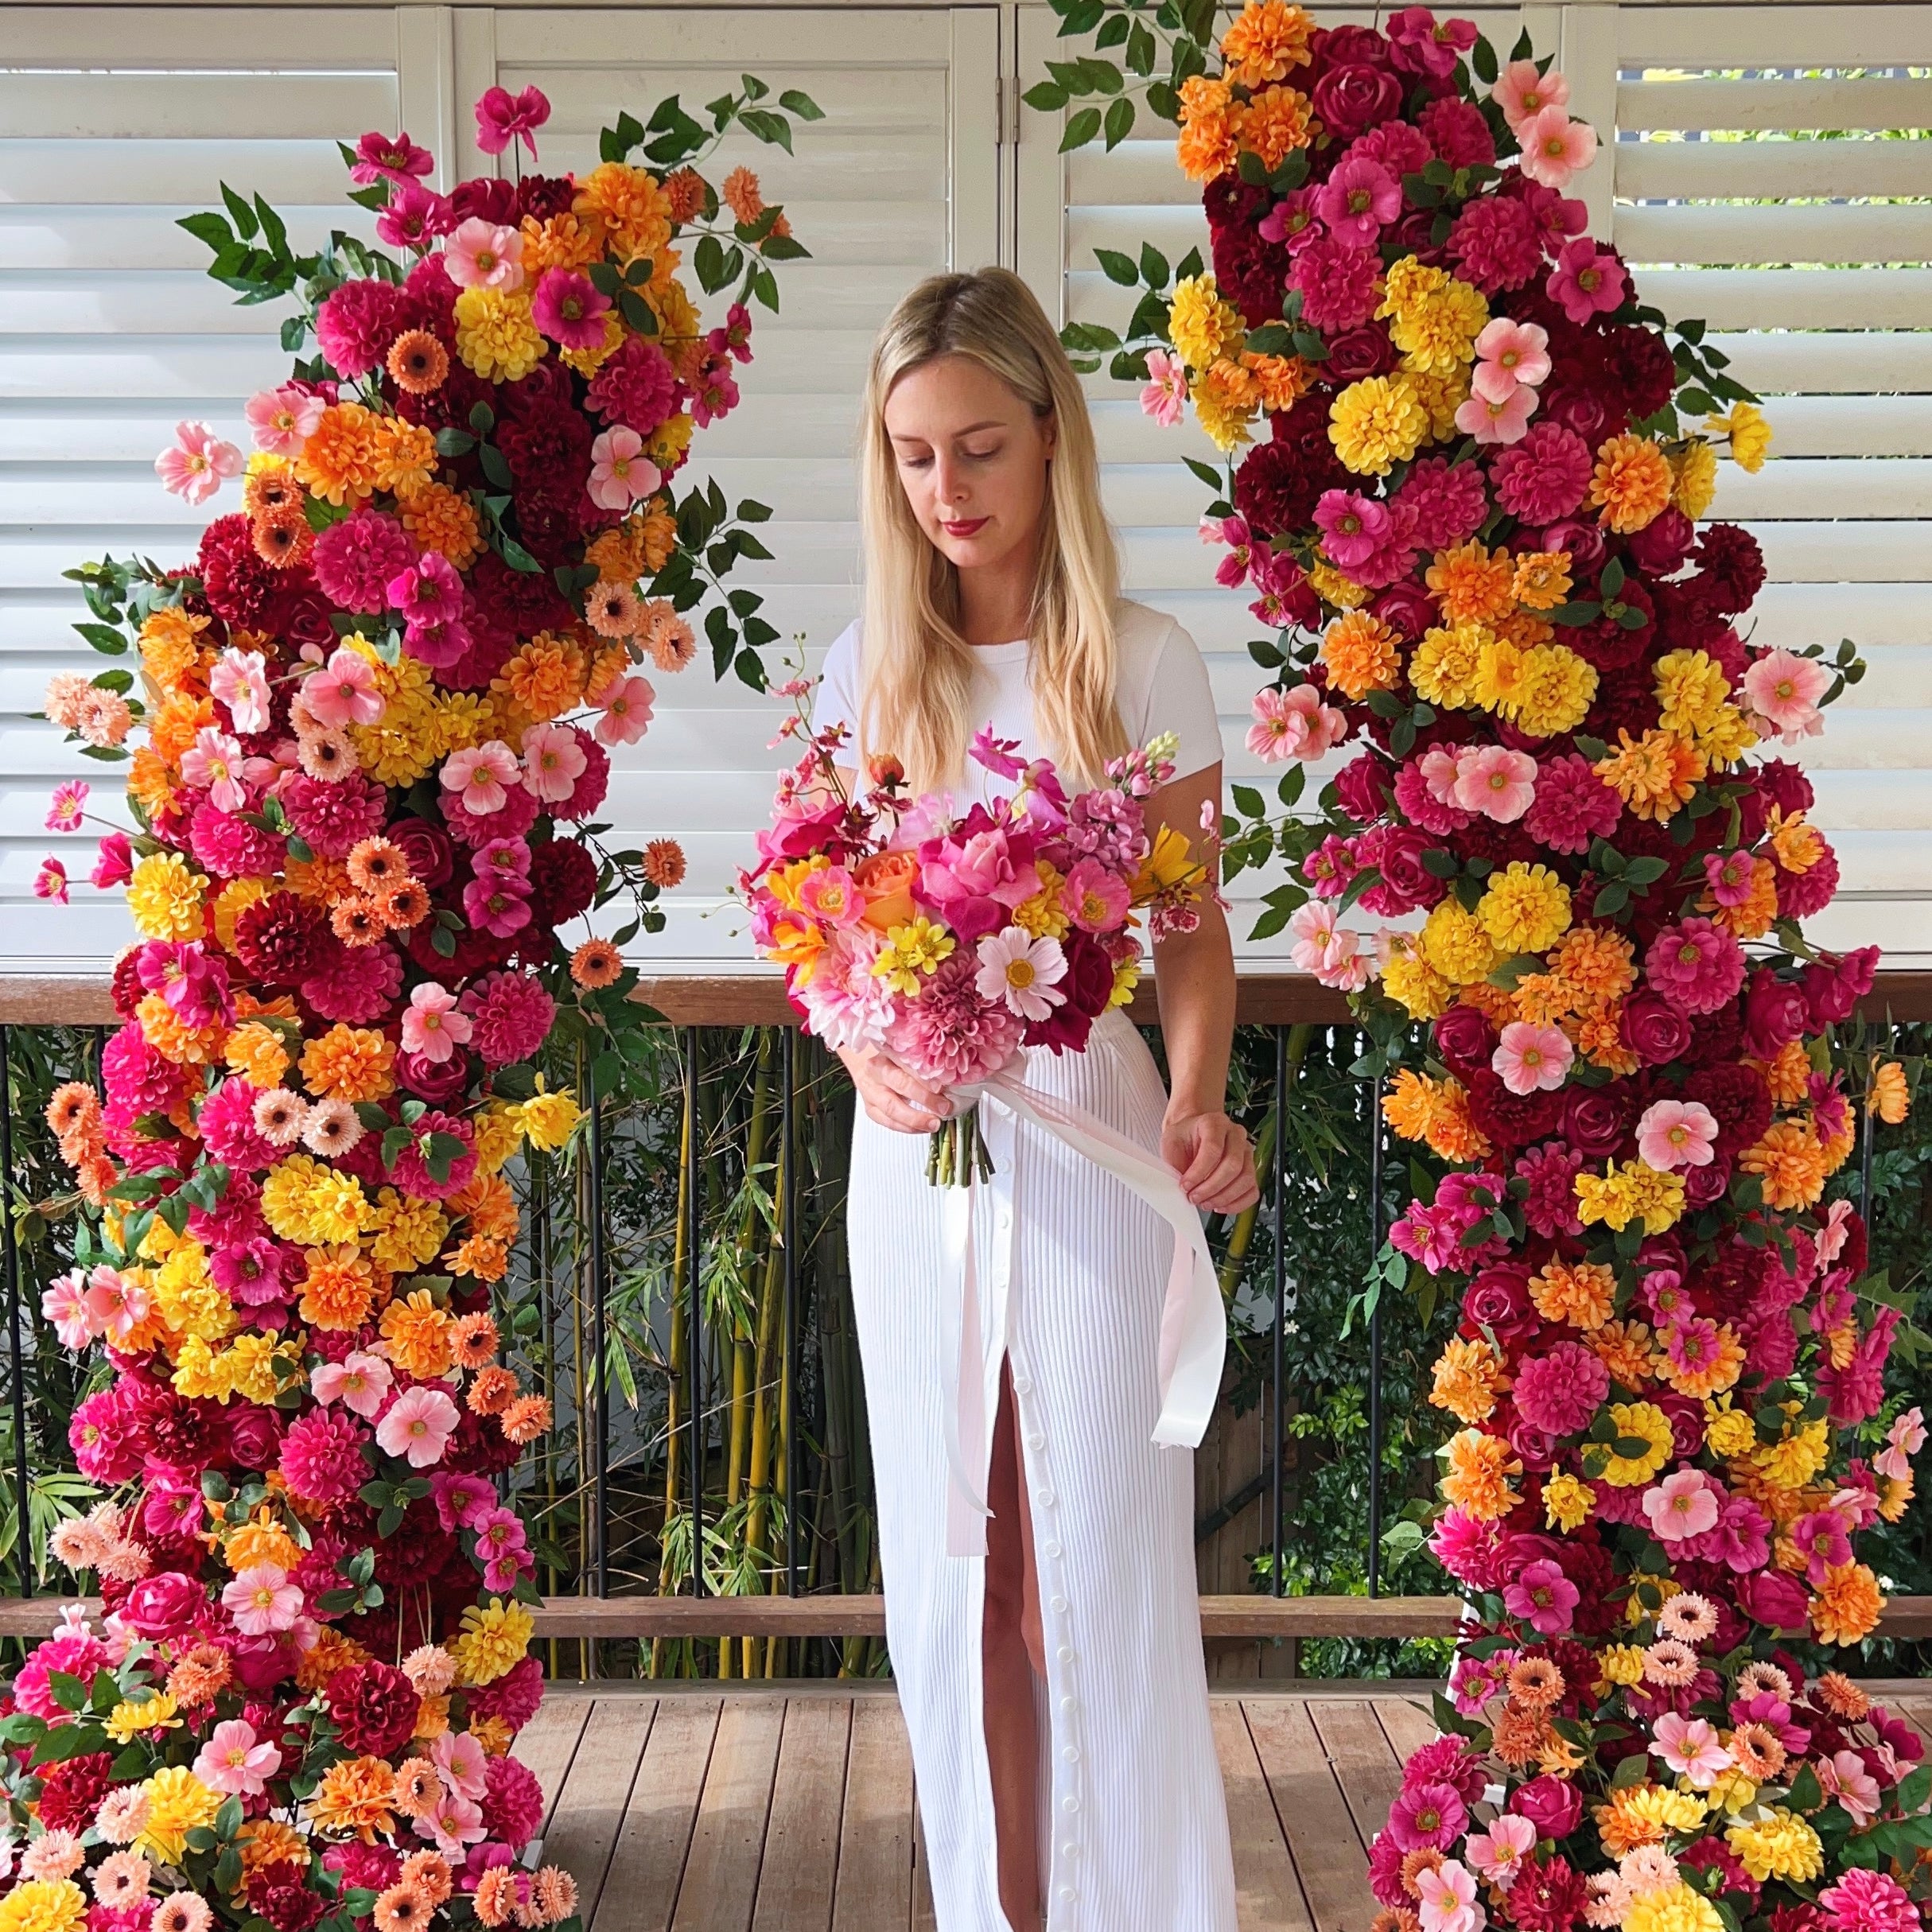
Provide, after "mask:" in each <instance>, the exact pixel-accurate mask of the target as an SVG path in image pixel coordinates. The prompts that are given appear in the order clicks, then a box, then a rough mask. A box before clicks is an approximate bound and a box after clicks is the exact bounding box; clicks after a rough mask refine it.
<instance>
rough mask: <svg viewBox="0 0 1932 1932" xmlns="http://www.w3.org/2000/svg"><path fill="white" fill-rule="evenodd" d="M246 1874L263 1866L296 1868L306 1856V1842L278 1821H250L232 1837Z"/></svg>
mask: <svg viewBox="0 0 1932 1932" xmlns="http://www.w3.org/2000/svg"><path fill="white" fill-rule="evenodd" d="M235 1845H236V1848H238V1849H239V1851H240V1852H241V1855H242V1866H243V1869H244V1870H245V1871H248V1872H257V1871H259V1870H260V1869H261V1868H262V1866H264V1865H290V1864H293V1865H299V1864H301V1862H302V1860H304V1859H305V1858H306V1857H307V1856H309V1841H308V1840H307V1839H306V1838H305V1837H303V1836H302V1835H301V1833H300V1832H298V1831H297V1829H295V1827H294V1826H293V1825H286V1824H284V1823H283V1822H282V1820H281V1819H280V1818H251V1819H249V1820H248V1821H247V1823H246V1824H244V1825H243V1826H242V1828H241V1829H240V1830H239V1831H238V1832H237V1833H235Z"/></svg>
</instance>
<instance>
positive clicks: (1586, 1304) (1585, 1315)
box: [1530, 1261, 1617, 1329]
mask: <svg viewBox="0 0 1932 1932" xmlns="http://www.w3.org/2000/svg"><path fill="white" fill-rule="evenodd" d="M1616 1293H1617V1277H1616V1276H1615V1274H1614V1273H1612V1272H1611V1269H1608V1268H1607V1267H1606V1266H1605V1265H1604V1264H1603V1263H1602V1262H1601V1261H1549V1262H1546V1263H1545V1265H1544V1266H1543V1267H1542V1269H1541V1270H1540V1271H1539V1272H1538V1273H1535V1274H1533V1275H1532V1276H1531V1277H1530V1300H1532V1301H1534V1303H1535V1304H1536V1310H1537V1313H1538V1314H1539V1315H1541V1316H1542V1317H1543V1319H1544V1320H1545V1321H1553V1322H1568V1323H1569V1324H1570V1326H1571V1327H1572V1328H1583V1329H1590V1328H1601V1327H1602V1326H1603V1325H1604V1323H1605V1322H1607V1321H1608V1320H1609V1319H1610V1313H1611V1309H1612V1308H1614V1307H1615V1305H1616Z"/></svg>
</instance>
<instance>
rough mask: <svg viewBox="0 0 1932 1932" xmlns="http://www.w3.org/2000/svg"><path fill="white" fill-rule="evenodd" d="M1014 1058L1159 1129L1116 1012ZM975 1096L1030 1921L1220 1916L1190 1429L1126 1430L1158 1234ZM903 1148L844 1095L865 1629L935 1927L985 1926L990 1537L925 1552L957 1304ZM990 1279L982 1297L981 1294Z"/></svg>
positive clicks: (1139, 1214) (1152, 1218) (927, 1203)
mask: <svg viewBox="0 0 1932 1932" xmlns="http://www.w3.org/2000/svg"><path fill="white" fill-rule="evenodd" d="M1026 1077H1027V1081H1028V1084H1029V1085H1030V1086H1033V1087H1039V1088H1041V1089H1043V1090H1045V1091H1047V1092H1049V1093H1052V1094H1055V1095H1058V1096H1060V1097H1062V1098H1065V1099H1067V1100H1069V1101H1071V1102H1074V1103H1075V1104H1077V1105H1079V1106H1083V1107H1085V1108H1087V1110H1090V1112H1092V1113H1094V1114H1098V1116H1099V1117H1100V1118H1102V1120H1104V1121H1107V1122H1109V1123H1110V1125H1113V1126H1114V1127H1115V1128H1117V1129H1119V1131H1121V1133H1125V1134H1127V1135H1129V1137H1132V1138H1133V1139H1135V1140H1137V1141H1141V1143H1142V1144H1143V1145H1146V1146H1148V1147H1149V1148H1156V1147H1157V1146H1158V1145H1159V1139H1160V1117H1161V1112H1162V1110H1163V1108H1164V1106H1165V1104H1166V1094H1165V1092H1164V1090H1163V1088H1162V1087H1161V1084H1160V1075H1159V1073H1158V1071H1156V1067H1155V1066H1154V1063H1153V1056H1152V1055H1150V1054H1149V1052H1148V1050H1147V1047H1146V1044H1145V1042H1144V1041H1143V1040H1141V1036H1140V1035H1139V1034H1138V1033H1137V1032H1136V1031H1135V1029H1134V1028H1133V1025H1132V1024H1131V1023H1130V1022H1129V1020H1127V1019H1126V1018H1125V1016H1124V1015H1121V1014H1120V1013H1113V1014H1110V1015H1109V1016H1108V1017H1106V1018H1105V1019H1104V1020H1102V1021H1100V1022H1099V1024H1098V1025H1096V1027H1095V1028H1094V1032H1093V1036H1092V1039H1091V1040H1090V1044H1089V1046H1088V1048H1087V1052H1085V1053H1084V1054H1079V1055H1073V1054H1069V1055H1063V1056H1060V1057H1059V1058H1057V1059H1056V1058H1055V1056H1054V1055H1052V1054H1051V1053H1048V1052H1044V1051H1036V1052H1032V1053H1030V1054H1029V1055H1028V1068H1027V1075H1026ZM980 1111H981V1120H982V1126H983V1128H984V1130H985V1133H986V1137H987V1140H988V1142H989V1146H990V1148H991V1150H992V1153H993V1161H994V1164H995V1168H996V1172H995V1176H994V1179H993V1183H992V1184H991V1185H990V1186H989V1187H985V1188H981V1189H979V1190H976V1192H977V1193H978V1196H979V1198H978V1201H977V1203H976V1206H975V1209H974V1213H975V1221H974V1242H975V1246H976V1249H977V1252H978V1256H979V1258H980V1260H979V1265H980V1269H981V1273H982V1280H983V1281H985V1284H986V1286H987V1288H988V1289H989V1291H997V1286H998V1283H999V1281H1000V1279H1001V1277H1004V1280H1005V1285H1006V1289H1007V1294H1006V1312H1007V1334H1006V1347H1007V1353H1008V1355H1009V1359H1010V1360H1011V1363H1012V1367H1013V1394H1014V1397H1015V1398H1016V1400H1017V1403H1018V1405H1019V1411H1020V1431H1021V1440H1022V1442H1023V1444H1024V1475H1025V1481H1026V1484H1027V1494H1028V1499H1029V1501H1030V1504H1031V1508H1032V1521H1033V1537H1034V1553H1035V1557H1036V1564H1037V1567H1038V1571H1039V1578H1040V1616H1041V1621H1042V1626H1043V1628H1044V1634H1045V1638H1046V1655H1047V1671H1048V1681H1047V1684H1046V1686H1045V1694H1044V1697H1043V1698H1042V1699H1041V1700H1040V1717H1041V1763H1040V1771H1041V1775H1040V1793H1041V1823H1040V1842H1041V1845H1042V1848H1043V1849H1042V1857H1043V1860H1044V1861H1045V1863H1046V1864H1047V1866H1048V1870H1047V1872H1045V1873H1044V1875H1043V1887H1044V1897H1045V1899H1046V1901H1047V1907H1048V1918H1047V1924H1048V1932H1234V1925H1235V1918H1234V1868H1233V1863H1232V1860H1231V1858H1230V1853H1229V1848H1228V1837H1227V1817H1226V1809H1225V1806H1224V1804H1223V1797H1222V1790H1221V1776H1220V1771H1219V1766H1218V1764H1217V1762H1216V1759H1215V1749H1214V1740H1213V1737H1212V1735H1211V1730H1210V1727H1209V1721H1208V1712H1207V1673H1206V1670H1205V1669H1204V1667H1203V1662H1202V1656H1201V1627H1200V1610H1199V1600H1198V1598H1197V1596H1196V1592H1195V1569H1194V1516H1193V1511H1194V1473H1193V1456H1192V1453H1191V1452H1190V1451H1188V1450H1185V1449H1177V1448H1156V1447H1155V1446H1154V1444H1153V1443H1152V1442H1150V1441H1149V1435H1150V1433H1151V1432H1152V1431H1153V1426H1154V1421H1155V1418H1156V1415H1157V1414H1158V1413H1159V1410H1160V1394H1159V1390H1158V1388H1157V1386H1156V1368H1155V1363H1156V1347H1157V1343H1158V1338H1159V1334H1160V1302H1161V1295H1162V1291H1163V1289H1164V1287H1165V1285H1166V1281H1167V1273H1168V1258H1169V1255H1170V1254H1171V1252H1172V1245H1173V1236H1172V1234H1171V1233H1170V1232H1169V1230H1168V1227H1167V1226H1166V1225H1165V1224H1164V1223H1163V1222H1162V1221H1161V1220H1160V1218H1159V1216H1158V1215H1156V1214H1155V1213H1154V1212H1153V1210H1152V1209H1150V1208H1149V1207H1145V1206H1144V1205H1143V1204H1142V1203H1141V1202H1140V1201H1139V1200H1138V1199H1136V1198H1135V1197H1134V1196H1133V1195H1132V1194H1130V1193H1129V1191H1128V1190H1127V1189H1126V1188H1125V1187H1123V1186H1122V1185H1121V1184H1120V1183H1119V1182H1118V1181H1117V1180H1114V1178H1113V1177H1112V1176H1110V1175H1108V1174H1106V1173H1105V1172H1102V1170H1101V1169H1100V1168H1098V1167H1095V1166H1094V1165H1093V1164H1092V1163H1091V1162H1090V1161H1088V1160H1085V1159H1083V1158H1082V1157H1081V1156H1078V1155H1076V1154H1075V1153H1071V1152H1070V1151H1069V1150H1068V1149H1067V1148H1065V1147H1064V1146H1063V1145H1061V1144H1060V1143H1059V1141H1055V1139H1053V1138H1052V1136H1050V1135H1048V1134H1046V1133H1042V1132H1040V1130H1039V1129H1037V1128H1035V1127H1032V1126H1031V1125H1028V1124H1026V1123H1024V1122H1022V1121H1018V1120H1017V1119H1016V1118H1014V1116H1013V1114H1011V1113H1009V1111H1008V1110H1006V1109H1005V1108H1004V1107H1002V1106H999V1105H998V1104H997V1102H995V1101H993V1100H990V1099H989V1100H987V1101H985V1102H982V1105H981V1110H980ZM925 1161H926V1143H925V1141H924V1140H923V1138H922V1137H919V1136H916V1135H910V1134H902V1133H895V1132H893V1131H892V1130H891V1129H888V1128H884V1127H878V1126H875V1125H873V1123H872V1122H871V1121H869V1120H868V1119H866V1118H865V1116H864V1114H862V1113H861V1115H860V1118H859V1121H858V1125H857V1129H856V1131H855V1133H854V1136H853V1150H852V1177H851V1191H850V1196H849V1207H848V1211H847V1225H848V1229H849V1243H850V1250H851V1261H852V1281H853V1297H854V1300H855V1302H856V1305H857V1321H858V1335H859V1347H860V1352H861V1358H862V1360H863V1363H864V1366H865V1399H866V1405H867V1409H868V1412H869V1417H870V1420H871V1428H872V1436H873V1469H874V1471H875V1478H876V1481H877V1487H878V1499H879V1537H880V1557H881V1564H882V1568H883V1570H884V1580H885V1622H886V1637H887V1641H888V1644H889V1646H890V1647H891V1650H892V1670H893V1674H894V1676H895V1677H896V1678H897V1680H898V1685H899V1694H900V1704H901V1706H902V1708H904V1712H905V1716H906V1724H907V1728H908V1731H909V1732H910V1733H911V1736H912V1759H913V1766H914V1769H915V1774H916V1775H917V1778H918V1783H919V1813H920V1817H921V1819H922V1821H923V1824H924V1827H925V1833H926V1843H927V1848H928V1851H929V1852H930V1855H931V1880H932V1891H933V1902H934V1907H935V1911H936V1913H937V1915H938V1920H939V1929H940V1932H1008V1926H1007V1920H1006V1918H1005V1914H1004V1913H1003V1912H1002V1911H1001V1908H1000V1903H999V1886H998V1875H997V1868H996V1864H995V1843H994V1834H993V1792H992V1783H991V1779H990V1777H989V1773H988V1770H987V1764H986V1753H985V1728H984V1716H983V1711H982V1677H981V1670H980V1629H981V1621H982V1606H983V1603H984V1594H985V1558H984V1557H954V1556H949V1555H948V1554H947V1534H946V1526H947V1483H948V1479H949V1467H948V1463H947V1451H946V1441H945V1435H944V1430H943V1422H942V1417H941V1399H940V1396H941V1390H942V1389H943V1387H944V1386H945V1378H946V1374H947V1357H948V1353H949V1351H950V1350H951V1349H952V1348H953V1347H955V1346H956V1339H955V1338H956V1335H957V1330H956V1329H949V1328H948V1324H947V1313H948V1309H949V1296H950V1290H949V1289H947V1287H946V1286H945V1281H946V1273H945V1271H946V1269H947V1265H948V1260H947V1250H946V1246H945V1242H944V1230H943V1222H942V1215H943V1200H942V1198H941V1196H942V1191H941V1190H939V1189H936V1188H931V1187H929V1186H928V1185H927V1182H926V1178H925ZM996 1298H997V1296H996V1293H995V1292H989V1293H987V1295H986V1296H985V1297H984V1298H983V1300H982V1308H988V1309H989V1308H990V1304H992V1303H993V1302H994V1300H996ZM955 1319H956V1318H955ZM987 1319H988V1320H990V1319H991V1316H990V1312H989V1313H988V1316H987ZM987 1339H988V1341H989V1343H992V1342H993V1338H992V1337H991V1336H990V1335H989V1336H988V1338H987ZM1049 1813H1050V1814H1051V1815H1050V1817H1049V1815H1048V1814H1049Z"/></svg>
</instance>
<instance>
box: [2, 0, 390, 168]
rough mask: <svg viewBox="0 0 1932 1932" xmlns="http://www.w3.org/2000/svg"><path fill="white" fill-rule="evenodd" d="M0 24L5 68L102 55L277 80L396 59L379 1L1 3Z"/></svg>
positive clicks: (87, 64)
mask: <svg viewBox="0 0 1932 1932" xmlns="http://www.w3.org/2000/svg"><path fill="white" fill-rule="evenodd" d="M0 25H4V27H5V29H6V39H5V41H4V43H3V45H4V48H5V52H6V65H7V66H8V67H12V68H21V69H26V68H33V69H37V70H40V71H42V72H53V73H59V72H69V73H71V72H85V71H87V70H88V69H90V68H100V67H104V66H107V65H109V64H111V65H113V66H115V67H116V68H122V69H125V70H128V71H130V72H131V71H134V70H137V69H146V70H151V71H152V72H156V73H169V74H173V73H193V72H196V71H200V72H208V71H210V70H220V71H224V72H232V73H249V72H252V73H256V74H259V75H261V76H263V77H264V78H271V77H272V78H274V79H276V80H279V79H282V78H283V77H285V76H289V75H299V74H304V73H323V74H356V73H366V72H374V73H379V74H388V73H393V72H394V71H395V64H396V29H395V15H394V14H393V13H391V11H390V10H389V9H388V8H387V7H383V8H375V7H370V8H350V7H326V8H325V7H319V6H317V7H310V8H309V9H307V10H300V9H278V8H274V7H227V6H200V7H198V6H60V7H38V6H9V7H7V8H6V10H5V13H4V15H3V16H0ZM110 54H111V56H112V60H111V62H110V61H109V60H108V59H107V56H108V55H110ZM0 71H4V70H0ZM95 126H98V123H95ZM4 131H5V130H4V126H3V125H0V133H4ZM358 131H359V132H360V130H358ZM351 138H353V137H351Z"/></svg>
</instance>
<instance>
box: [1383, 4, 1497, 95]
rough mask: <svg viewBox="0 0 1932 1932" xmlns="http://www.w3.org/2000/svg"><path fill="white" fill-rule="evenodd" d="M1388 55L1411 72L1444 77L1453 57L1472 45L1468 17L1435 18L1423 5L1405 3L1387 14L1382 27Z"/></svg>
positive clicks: (1472, 28)
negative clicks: (1463, 18)
mask: <svg viewBox="0 0 1932 1932" xmlns="http://www.w3.org/2000/svg"><path fill="white" fill-rule="evenodd" d="M1383 32H1384V33H1386V34H1387V35H1388V37H1389V53H1390V58H1391V59H1392V60H1394V62H1395V64H1396V65H1397V67H1401V68H1407V69H1408V71H1409V72H1410V73H1412V74H1428V75H1430V76H1432V77H1433V78H1434V79H1436V80H1447V79H1448V77H1449V76H1450V75H1452V73H1454V72H1456V61H1457V60H1459V59H1460V57H1461V56H1463V55H1464V54H1465V53H1467V52H1468V51H1469V49H1471V47H1473V46H1475V37H1476V29H1475V21H1472V20H1438V19H1437V18H1436V16H1435V15H1434V14H1432V13H1431V12H1430V11H1429V9H1428V8H1427V7H1425V6H1405V7H1402V8H1400V9H1399V10H1397V11H1396V12H1395V13H1393V14H1390V16H1389V24H1388V25H1387V26H1386V28H1384V29H1383Z"/></svg>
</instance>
